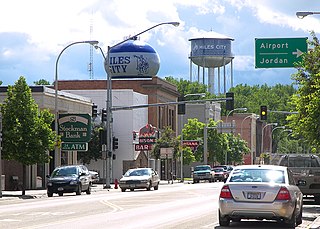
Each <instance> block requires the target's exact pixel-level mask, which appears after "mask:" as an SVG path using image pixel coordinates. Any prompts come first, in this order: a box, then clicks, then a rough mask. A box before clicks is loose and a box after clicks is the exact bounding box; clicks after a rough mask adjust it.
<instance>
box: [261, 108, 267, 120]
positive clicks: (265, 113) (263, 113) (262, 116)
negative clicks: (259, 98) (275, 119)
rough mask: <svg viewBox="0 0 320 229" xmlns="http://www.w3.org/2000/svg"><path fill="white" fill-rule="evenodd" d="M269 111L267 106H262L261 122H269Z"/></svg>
mask: <svg viewBox="0 0 320 229" xmlns="http://www.w3.org/2000/svg"><path fill="white" fill-rule="evenodd" d="M267 117H268V109H267V106H260V120H267Z"/></svg>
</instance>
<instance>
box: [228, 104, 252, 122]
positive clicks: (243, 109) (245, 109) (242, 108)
mask: <svg viewBox="0 0 320 229" xmlns="http://www.w3.org/2000/svg"><path fill="white" fill-rule="evenodd" d="M247 110H248V108H246V107H240V108H236V109H233V110H231V111H229V112H228V114H227V117H226V123H227V122H228V118H229V115H230V114H231V113H232V112H234V111H244V112H246V111H247Z"/></svg>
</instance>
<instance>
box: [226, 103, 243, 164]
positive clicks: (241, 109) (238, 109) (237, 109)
mask: <svg viewBox="0 0 320 229" xmlns="http://www.w3.org/2000/svg"><path fill="white" fill-rule="evenodd" d="M247 110H248V108H246V107H240V108H236V109H233V110H231V111H229V112H228V114H227V117H226V123H228V118H229V115H230V114H231V113H233V112H234V111H244V112H246V111H247ZM230 129H231V133H233V127H232V122H231V124H230ZM225 164H226V165H227V164H228V152H226V155H225Z"/></svg>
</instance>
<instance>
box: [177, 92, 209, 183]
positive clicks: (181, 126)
mask: <svg viewBox="0 0 320 229" xmlns="http://www.w3.org/2000/svg"><path fill="white" fill-rule="evenodd" d="M188 96H201V97H205V96H206V93H192V94H186V95H184V96H183V98H186V97H188ZM180 129H181V142H180V144H181V152H180V167H181V168H180V178H181V182H183V180H184V177H183V133H182V129H183V114H181V115H180Z"/></svg>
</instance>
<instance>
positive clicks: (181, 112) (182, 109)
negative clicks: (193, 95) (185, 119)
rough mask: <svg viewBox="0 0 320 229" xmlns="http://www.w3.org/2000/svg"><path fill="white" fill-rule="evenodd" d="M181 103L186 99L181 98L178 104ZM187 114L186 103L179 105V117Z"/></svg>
mask: <svg viewBox="0 0 320 229" xmlns="http://www.w3.org/2000/svg"><path fill="white" fill-rule="evenodd" d="M180 101H184V97H179V98H178V102H180ZM185 113H186V104H185V103H181V104H178V115H184V114H185Z"/></svg>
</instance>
